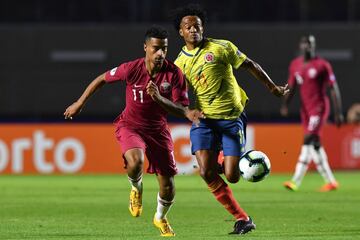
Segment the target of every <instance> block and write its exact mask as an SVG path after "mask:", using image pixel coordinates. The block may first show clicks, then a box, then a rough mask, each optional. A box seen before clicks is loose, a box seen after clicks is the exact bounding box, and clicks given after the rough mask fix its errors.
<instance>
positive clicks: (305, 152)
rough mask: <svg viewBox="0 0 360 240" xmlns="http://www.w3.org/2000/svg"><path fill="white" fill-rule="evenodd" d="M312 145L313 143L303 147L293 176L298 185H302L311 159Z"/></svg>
mask: <svg viewBox="0 0 360 240" xmlns="http://www.w3.org/2000/svg"><path fill="white" fill-rule="evenodd" d="M311 147H312V146H311V145H303V146H302V147H301V153H300V156H299V159H298V162H297V164H296V167H295V173H294V176H293V178H292V181H293V182H294V183H295V184H296V186H297V187H299V186H300V184H301V182H302V180H303V178H304V176H305V173H306V171H307V169H308V166H309V163H310V161H311V152H310V151H311Z"/></svg>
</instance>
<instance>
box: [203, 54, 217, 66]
mask: <svg viewBox="0 0 360 240" xmlns="http://www.w3.org/2000/svg"><path fill="white" fill-rule="evenodd" d="M204 59H205V62H207V63H212V62H214V60H215V56H214V54H213V53H211V52H209V53H206V54H205V58H204Z"/></svg>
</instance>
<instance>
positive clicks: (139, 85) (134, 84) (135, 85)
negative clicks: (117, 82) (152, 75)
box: [134, 84, 143, 87]
mask: <svg viewBox="0 0 360 240" xmlns="http://www.w3.org/2000/svg"><path fill="white" fill-rule="evenodd" d="M142 86H143V85H136V84H134V87H142Z"/></svg>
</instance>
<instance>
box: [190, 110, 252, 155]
mask: <svg viewBox="0 0 360 240" xmlns="http://www.w3.org/2000/svg"><path fill="white" fill-rule="evenodd" d="M246 124H247V117H246V115H245V113H244V112H243V113H242V114H241V116H240V117H239V118H238V119H236V120H215V119H201V120H200V123H199V126H195V125H194V124H193V125H192V127H191V130H190V140H191V152H192V154H195V152H196V151H198V150H213V151H215V152H216V151H217V152H219V151H221V150H223V153H224V156H239V157H240V156H241V155H242V154H243V153H244V152H245V143H246Z"/></svg>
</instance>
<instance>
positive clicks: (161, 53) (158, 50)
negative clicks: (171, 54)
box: [144, 38, 168, 67]
mask: <svg viewBox="0 0 360 240" xmlns="http://www.w3.org/2000/svg"><path fill="white" fill-rule="evenodd" d="M144 50H145V53H146V54H145V58H146V60H148V61H150V62H151V63H153V64H154V66H156V67H161V66H162V64H163V63H164V60H165V57H166V54H167V50H168V40H167V38H165V39H160V38H150V39H148V40H147V41H146V42H145V44H144Z"/></svg>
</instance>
